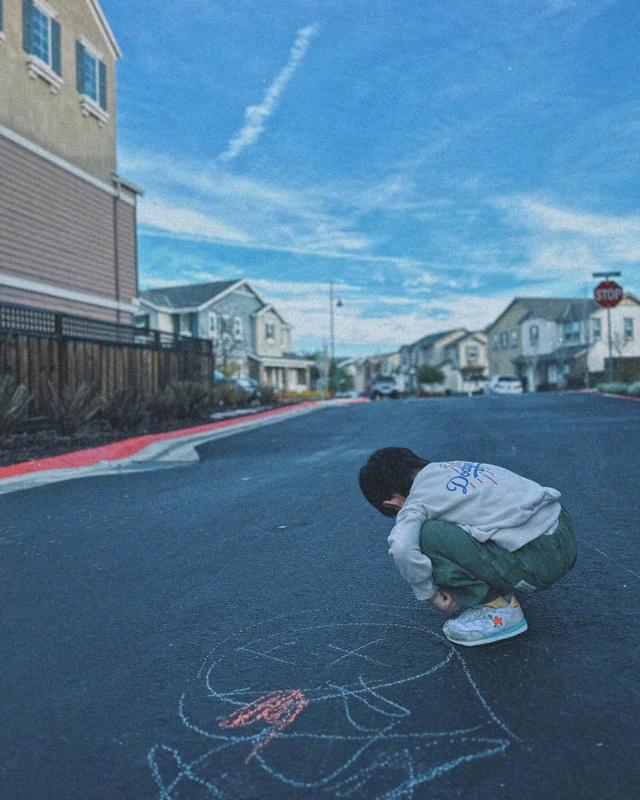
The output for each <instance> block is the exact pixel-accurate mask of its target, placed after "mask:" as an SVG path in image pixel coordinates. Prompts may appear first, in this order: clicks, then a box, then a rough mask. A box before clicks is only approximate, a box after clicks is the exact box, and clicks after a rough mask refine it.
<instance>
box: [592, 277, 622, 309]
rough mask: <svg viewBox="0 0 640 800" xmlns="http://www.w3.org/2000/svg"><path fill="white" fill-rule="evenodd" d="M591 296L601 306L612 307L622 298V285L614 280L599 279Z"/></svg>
mask: <svg viewBox="0 0 640 800" xmlns="http://www.w3.org/2000/svg"><path fill="white" fill-rule="evenodd" d="M593 298H594V300H595V301H596V303H597V304H598V305H599V306H602V307H603V308H613V307H614V306H617V305H618V303H619V302H620V301H621V300H622V286H620V284H619V283H616V282H615V281H601V282H600V283H599V284H598V285H597V286H596V288H595V289H594V290H593Z"/></svg>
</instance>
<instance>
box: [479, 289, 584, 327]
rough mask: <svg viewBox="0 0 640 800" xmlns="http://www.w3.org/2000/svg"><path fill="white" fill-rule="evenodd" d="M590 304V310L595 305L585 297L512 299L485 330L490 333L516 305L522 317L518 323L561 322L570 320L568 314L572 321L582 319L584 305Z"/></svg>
mask: <svg viewBox="0 0 640 800" xmlns="http://www.w3.org/2000/svg"><path fill="white" fill-rule="evenodd" d="M587 303H590V304H591V305H590V306H589V307H590V309H591V310H593V308H595V303H594V301H593V300H590V299H589V298H586V297H514V299H513V300H512V301H511V302H510V303H509V305H508V306H507V307H506V308H505V310H504V311H503V312H502V313H501V314H500V315H499V316H498V317H496V319H495V320H494V321H493V322H492V323H491V325H488V326H487V328H485V330H486V331H490V330H491V329H493V328H495V326H496V325H497V324H498V322H500V320H501V319H502V317H504V315H505V314H506V313H507V311H509V310H510V309H511V308H513V306H514V305H516V304H518V305H520V306H521V308H522V312H523V313H522V317H521V318H520V320H519V322H523V321H524V320H525V319H549V320H563V319H570V317H567V315H568V314H575V315H576V316H575V317H573V318H574V319H583V318H584V316H585V310H586V309H585V305H586V304H587Z"/></svg>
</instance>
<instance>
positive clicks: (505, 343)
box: [500, 331, 509, 350]
mask: <svg viewBox="0 0 640 800" xmlns="http://www.w3.org/2000/svg"><path fill="white" fill-rule="evenodd" d="M500 347H501V348H502V349H503V350H506V349H507V347H509V334H508V332H507V331H502V332H501V333H500Z"/></svg>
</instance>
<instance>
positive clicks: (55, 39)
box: [51, 19, 62, 75]
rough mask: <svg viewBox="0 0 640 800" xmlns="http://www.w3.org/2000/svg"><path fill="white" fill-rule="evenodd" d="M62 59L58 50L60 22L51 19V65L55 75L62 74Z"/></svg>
mask: <svg viewBox="0 0 640 800" xmlns="http://www.w3.org/2000/svg"><path fill="white" fill-rule="evenodd" d="M61 62H62V59H61V52H60V23H59V22H58V21H57V20H55V19H52V20H51V67H52V68H53V71H54V72H55V73H56V74H57V75H62V63H61Z"/></svg>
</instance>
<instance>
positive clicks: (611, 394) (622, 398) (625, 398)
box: [581, 391, 640, 403]
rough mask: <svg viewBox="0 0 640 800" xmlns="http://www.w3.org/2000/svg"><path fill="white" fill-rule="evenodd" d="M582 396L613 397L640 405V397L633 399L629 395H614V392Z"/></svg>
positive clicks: (590, 393) (587, 392) (592, 393)
mask: <svg viewBox="0 0 640 800" xmlns="http://www.w3.org/2000/svg"><path fill="white" fill-rule="evenodd" d="M581 394H588V395H591V397H613V398H614V399H615V400H629V401H630V402H632V403H640V397H631V395H628V394H614V393H613V392H597V391H596V392H590V391H585V392H581Z"/></svg>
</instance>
